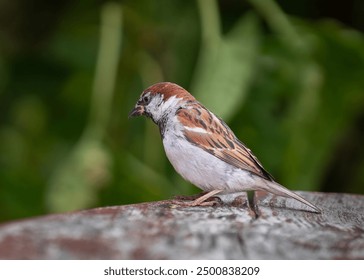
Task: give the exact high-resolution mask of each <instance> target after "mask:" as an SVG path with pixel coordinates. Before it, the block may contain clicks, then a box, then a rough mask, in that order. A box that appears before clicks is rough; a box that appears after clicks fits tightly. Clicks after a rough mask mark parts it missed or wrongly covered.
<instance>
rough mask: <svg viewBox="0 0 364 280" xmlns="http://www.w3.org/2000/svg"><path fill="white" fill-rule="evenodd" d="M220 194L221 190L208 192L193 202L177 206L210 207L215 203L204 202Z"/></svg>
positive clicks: (181, 203)
mask: <svg viewBox="0 0 364 280" xmlns="http://www.w3.org/2000/svg"><path fill="white" fill-rule="evenodd" d="M220 192H222V190H213V191H210V192H208V193H206V194H204V195H203V196H201V197H199V198H197V199H195V200H194V201H189V202H178V203H177V204H179V205H181V206H187V207H188V206H212V205H214V204H215V201H206V200H207V199H209V198H210V197H212V196H214V195H216V194H218V193H220Z"/></svg>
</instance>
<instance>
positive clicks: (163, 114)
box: [129, 82, 321, 213]
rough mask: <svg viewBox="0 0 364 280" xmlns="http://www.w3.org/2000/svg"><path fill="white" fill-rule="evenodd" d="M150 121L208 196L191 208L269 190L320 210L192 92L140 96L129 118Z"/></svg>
mask: <svg viewBox="0 0 364 280" xmlns="http://www.w3.org/2000/svg"><path fill="white" fill-rule="evenodd" d="M140 115H145V116H147V117H149V118H151V119H152V120H153V122H154V123H156V124H157V125H158V126H159V131H160V134H161V136H162V141H163V146H164V150H165V152H166V154H167V157H168V159H169V161H170V162H171V164H172V165H173V167H174V168H175V170H176V171H177V172H178V173H179V174H180V175H181V176H182V177H183V178H184V179H185V180H187V181H189V182H191V183H192V184H194V185H196V186H197V187H199V188H200V189H202V190H204V191H206V192H207V193H206V194H205V195H203V196H201V197H199V198H197V199H196V200H194V201H193V202H192V203H190V204H189V205H190V206H197V205H207V203H206V200H207V199H208V198H210V197H212V196H214V195H216V194H218V193H220V194H224V193H225V194H226V193H236V192H242V191H248V190H264V191H267V192H270V193H273V194H276V195H280V196H285V197H290V198H293V199H296V200H298V201H300V202H302V203H304V204H306V205H308V206H309V207H311V208H312V209H313V210H314V211H315V212H317V213H320V212H321V211H320V209H319V208H318V207H316V206H315V205H313V204H312V203H310V202H308V201H307V200H305V199H304V198H302V197H301V196H299V195H297V194H295V193H293V192H292V191H289V190H288V189H286V188H285V187H283V186H281V185H279V184H278V183H276V182H275V181H274V179H273V177H272V176H271V175H270V174H269V173H268V172H267V171H265V170H264V168H263V166H262V164H261V163H260V162H259V161H258V159H257V158H256V157H255V156H254V155H253V153H252V152H251V151H250V150H249V149H248V148H247V147H246V146H245V145H244V144H243V143H242V142H241V141H240V140H239V139H238V138H237V137H236V136H235V135H234V133H233V132H232V130H231V129H230V128H229V127H228V126H227V124H226V123H225V122H224V121H223V120H222V119H220V118H218V117H217V116H215V115H214V113H212V112H210V111H209V110H208V109H206V108H205V107H204V106H203V105H202V104H201V103H200V102H198V101H197V100H196V99H195V98H194V97H193V96H192V95H191V94H190V93H189V92H188V91H186V90H185V89H183V88H182V87H180V86H178V85H176V84H173V83H168V82H163V83H157V84H155V85H152V86H151V87H149V88H147V89H146V90H144V91H143V93H142V94H141V96H140V98H139V100H138V102H137V103H136V105H135V107H134V109H133V110H132V111H131V112H130V114H129V117H134V116H140Z"/></svg>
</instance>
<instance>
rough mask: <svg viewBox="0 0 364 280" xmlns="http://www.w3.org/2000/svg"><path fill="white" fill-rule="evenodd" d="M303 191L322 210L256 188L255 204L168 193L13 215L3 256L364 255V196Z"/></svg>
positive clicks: (2, 239) (0, 236)
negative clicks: (193, 202)
mask: <svg viewBox="0 0 364 280" xmlns="http://www.w3.org/2000/svg"><path fill="white" fill-rule="evenodd" d="M300 194H301V195H302V196H304V197H305V198H307V199H308V200H310V201H311V202H313V203H314V204H316V205H318V206H320V208H322V209H323V213H322V214H315V213H311V212H307V211H302V210H297V209H302V205H299V204H296V203H295V202H294V201H292V200H289V199H284V198H280V197H275V196H272V195H270V194H266V193H262V192H259V193H256V194H255V197H254V201H253V204H254V207H252V208H250V207H249V206H248V201H247V198H246V196H245V195H241V196H240V197H238V198H237V199H236V200H235V201H234V202H233V203H232V204H230V205H221V203H220V204H218V205H217V206H214V207H194V208H193V207H181V206H177V205H175V204H174V203H173V200H168V201H159V202H150V203H141V204H135V205H125V206H114V207H105V208H96V209H91V210H85V211H79V212H74V213H66V214H60V215H49V216H44V217H39V218H35V219H29V220H24V221H15V222H11V223H7V224H3V225H0V259H364V196H360V195H348V194H324V193H305V192H300ZM252 209H253V210H254V211H253V210H252ZM295 209H296V210H295Z"/></svg>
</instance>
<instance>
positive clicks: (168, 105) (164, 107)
mask: <svg viewBox="0 0 364 280" xmlns="http://www.w3.org/2000/svg"><path fill="white" fill-rule="evenodd" d="M161 98H162V99H164V95H163V94H162V95H161ZM180 100H181V98H177V97H176V96H171V97H170V98H168V100H167V101H165V102H164V103H162V106H161V111H162V112H163V111H165V110H167V109H169V108H174V107H176V106H177V103H179V101H180Z"/></svg>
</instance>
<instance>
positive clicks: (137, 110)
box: [128, 105, 144, 118]
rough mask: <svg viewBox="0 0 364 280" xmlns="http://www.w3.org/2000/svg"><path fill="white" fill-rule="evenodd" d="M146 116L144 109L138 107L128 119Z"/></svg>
mask: <svg viewBox="0 0 364 280" xmlns="http://www.w3.org/2000/svg"><path fill="white" fill-rule="evenodd" d="M143 114H144V107H142V106H140V105H136V106H135V107H134V109H133V110H131V112H130V113H129V115H128V118H132V117H137V116H141V115H143Z"/></svg>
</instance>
